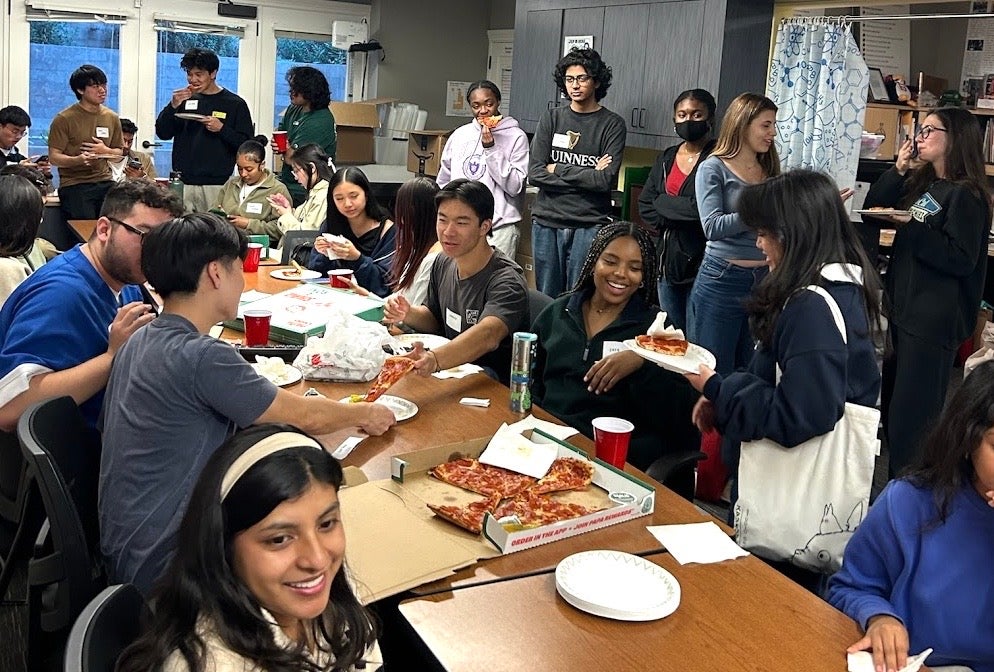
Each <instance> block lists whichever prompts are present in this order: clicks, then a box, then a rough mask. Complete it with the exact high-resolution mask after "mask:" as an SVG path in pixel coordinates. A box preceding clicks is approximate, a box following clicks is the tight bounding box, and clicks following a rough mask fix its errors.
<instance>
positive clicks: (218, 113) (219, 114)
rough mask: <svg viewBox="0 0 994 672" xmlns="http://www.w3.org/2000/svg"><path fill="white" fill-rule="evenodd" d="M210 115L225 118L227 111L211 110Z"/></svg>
mask: <svg viewBox="0 0 994 672" xmlns="http://www.w3.org/2000/svg"><path fill="white" fill-rule="evenodd" d="M211 116H212V117H214V118H215V119H225V118H227V116H228V113H227V112H221V111H220V110H214V111H213V112H211Z"/></svg>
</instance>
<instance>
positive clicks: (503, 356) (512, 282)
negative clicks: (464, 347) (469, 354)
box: [424, 249, 531, 385]
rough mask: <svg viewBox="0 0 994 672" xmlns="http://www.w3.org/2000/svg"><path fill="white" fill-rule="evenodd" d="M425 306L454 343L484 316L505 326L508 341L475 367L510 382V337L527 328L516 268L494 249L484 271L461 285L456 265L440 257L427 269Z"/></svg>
mask: <svg viewBox="0 0 994 672" xmlns="http://www.w3.org/2000/svg"><path fill="white" fill-rule="evenodd" d="M424 305H425V306H427V307H428V310H430V311H431V314H432V315H434V316H435V320H436V321H437V322H438V323H439V324H440V325H442V332H443V333H444V334H445V336H446V337H447V338H455V337H456V336H458V335H459V334H461V333H462V332H464V331H466V330H467V329H469V328H470V327H472V326H473V325H474V324H477V323H479V321H480V320H482V319H483V318H484V317H487V316H488V315H493V316H494V317H497V318H499V319H500V320H501V321H502V322H503V323H504V324H506V325H507V331H508V334H507V338H505V339H504V340H503V341H501V344H500V346H498V348H497V349H496V350H494V351H493V352H488V353H487V354H485V355H483V356H482V357H480V358H479V359H478V360H476V361H475V362H474V364H479V365H480V366H486V367H489V368H491V369H493V370H494V371H495V372H496V373H497V376H498V377H499V378H500V379H501V381H502V382H503V383H504V384H505V385H506V384H507V382H508V380H509V379H510V376H511V335H512V334H513V333H514V332H515V331H522V330H527V329H528V325H530V324H531V318H530V317H529V315H528V289H527V288H526V287H525V279H524V277H523V276H522V275H521V267H520V266H518V265H517V264H516V263H514V262H513V261H511V260H510V259H508V258H507V257H506V256H504V253H502V252H501V251H500V250H496V249H495V250H494V251H493V255H492V256H491V257H490V261H489V262H487V265H486V266H484V267H483V268H482V269H481V270H480V271H479V272H478V273H475V274H474V275H471V276H470V277H468V278H466V279H465V280H460V279H459V269H458V267H457V266H456V262H455V261H454V260H453V259H452V258H451V257H449V256H447V255H444V254H440V255H438V257H437V258H436V259H435V263H434V264H433V265H432V267H431V282H429V283H428V297H427V298H426V299H425V302H424Z"/></svg>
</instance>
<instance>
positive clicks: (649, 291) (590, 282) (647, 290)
mask: <svg viewBox="0 0 994 672" xmlns="http://www.w3.org/2000/svg"><path fill="white" fill-rule="evenodd" d="M624 236H631V237H632V238H634V239H635V242H636V243H638V246H639V251H640V252H642V284H640V285H639V288H638V291H637V292H636V293H637V294H639V295H641V297H642V300H643V301H645V305H647V306H651V305H653V304H654V303H655V302H656V298H655V297H656V246H655V245H654V244H653V242H652V238H650V237H649V233H648V231H646V230H645V229H643V228H642V227H641V226H639V225H638V224H636V223H635V222H625V221H620V222H613V223H611V224H605V225H604V226H602V227H601V229H600V231H598V232H597V235H596V236H594V239H593V240H592V241H591V242H590V250H589V251H588V252H587V258H586V259H584V260H583V267H582V268H581V269H580V277H579V278H578V279H577V281H576V285H574V287H573V289H571V290H570V292H582V291H584V290H586V289H591V290H592V289H593V288H594V266H596V265H597V260H598V259H600V256H601V254H603V253H604V248H606V247H607V246H608V245H609V244H610V243H611V241H612V240H615V239H616V238H622V237H624Z"/></svg>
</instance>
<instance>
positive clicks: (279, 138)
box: [273, 131, 287, 154]
mask: <svg viewBox="0 0 994 672" xmlns="http://www.w3.org/2000/svg"><path fill="white" fill-rule="evenodd" d="M273 142H275V143H276V151H277V152H279V153H280V154H286V149H287V136H286V131H273Z"/></svg>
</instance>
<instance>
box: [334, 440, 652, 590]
mask: <svg viewBox="0 0 994 672" xmlns="http://www.w3.org/2000/svg"><path fill="white" fill-rule="evenodd" d="M526 436H528V434H527V433H526ZM529 438H531V439H533V440H538V441H544V442H552V443H555V444H556V446H557V450H558V456H559V457H575V458H579V459H583V460H587V461H590V462H591V463H592V464H593V465H594V478H593V483H592V484H591V486H590V487H588V488H587V489H586V491H572V492H567V493H556V498H557V499H562V500H564V501H569V502H573V503H576V504H581V505H584V506H588V507H591V508H596V509H599V510H597V511H595V512H594V513H591V514H588V515H586V516H581V517H579V518H572V519H570V520H564V521H560V522H558V523H553V524H551V525H545V526H541V527H533V528H528V529H519V530H508V529H505V528H504V526H502V525H501V524H500V523H498V522H497V519H496V518H495V517H493V516H491V515H489V514H488V515H487V516H486V518H485V519H484V523H483V533H482V534H480V535H475V534H473V533H471V532H468V531H466V530H463V529H461V528H459V527H456V526H455V525H453V524H452V523H449V522H447V521H444V520H442V519H441V518H438V517H437V516H435V515H434V514H433V513H432V512H431V510H430V509H429V508H428V506H427V503H428V502H431V503H437V504H452V505H456V506H460V505H463V504H468V503H469V502H471V501H475V500H478V499H480V495H477V494H474V493H471V492H467V491H465V490H462V489H461V488H458V487H456V486H453V485H450V484H448V483H443V482H442V481H439V480H438V479H435V478H433V477H431V476H429V475H428V470H429V469H431V468H432V467H434V466H436V465H438V464H442V463H443V462H448V461H450V460H454V459H456V458H459V457H472V458H475V457H479V456H480V454H481V453H482V452H483V451H484V449H486V447H487V444H488V442H489V441H490V437H485V438H481V439H473V440H470V441H463V442H460V443H454V444H448V445H444V446H436V447H433V448H427V449H424V450H419V451H415V452H411V453H405V454H402V455H397V456H395V457H394V458H393V463H392V466H391V471H392V479H391V480H384V481H370V482H368V483H364V484H361V485H356V486H353V487H348V488H345V489H343V490H342V492H341V494H340V499H341V502H342V510H343V517H344V521H345V529H346V534H347V537H348V545H347V551H346V555H347V560H348V564H349V568H350V570H351V573H352V576H353V577H354V579H355V580H356V584H357V585H358V586H359V595H360V598H361V599H362V600H363V602H372V601H376V600H379V599H382V598H384V597H388V596H390V595H395V594H397V593H400V592H402V591H405V590H408V589H411V588H414V587H416V586H419V585H422V584H424V583H428V582H430V581H435V580H438V579H442V578H445V577H446V576H449V575H450V574H451V573H452V572H454V571H456V570H458V569H461V568H463V567H467V566H469V565H471V564H473V563H475V562H476V561H477V560H481V559H485V558H491V557H495V556H498V555H501V554H507V553H513V552H516V551H521V550H525V549H528V548H533V547H535V546H540V545H542V544H547V543H551V542H553V541H558V540H559V539H566V538H567V537H572V536H576V535H578V534H583V533H584V532H589V531H591V530H596V529H599V528H602V527H607V526H608V525H614V524H617V523H621V522H624V521H626V520H631V519H633V518H638V517H641V516H645V515H648V514H650V513H652V511H653V508H654V506H655V490H654V489H653V488H652V487H651V486H649V485H648V484H646V483H645V482H643V481H640V480H639V479H637V478H634V477H633V476H630V475H628V474H626V473H624V472H623V471H621V470H619V469H616V468H614V467H612V466H611V465H609V464H607V463H605V462H601V461H600V460H597V459H591V458H588V457H587V455H586V454H585V453H584V452H583V451H581V450H579V449H578V448H575V447H574V446H571V445H569V444H567V443H563V442H561V441H559V440H558V439H555V438H554V437H552V436H549V435H548V434H545V433H543V432H541V430H534V433H533V435H532V436H529ZM353 520H361V521H362V523H361V524H356V523H351V524H350V521H353Z"/></svg>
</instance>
